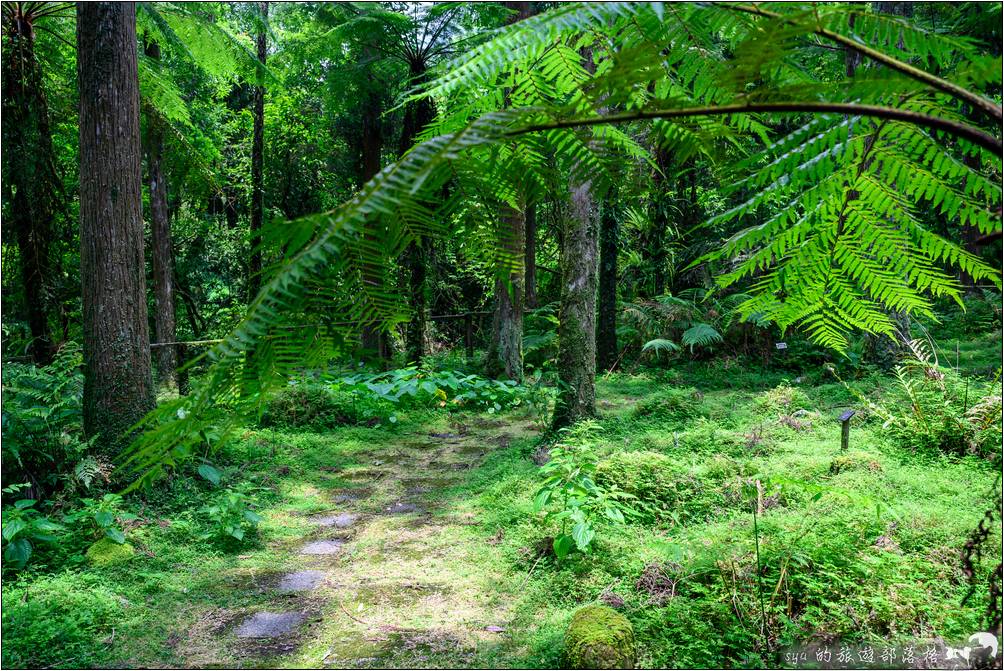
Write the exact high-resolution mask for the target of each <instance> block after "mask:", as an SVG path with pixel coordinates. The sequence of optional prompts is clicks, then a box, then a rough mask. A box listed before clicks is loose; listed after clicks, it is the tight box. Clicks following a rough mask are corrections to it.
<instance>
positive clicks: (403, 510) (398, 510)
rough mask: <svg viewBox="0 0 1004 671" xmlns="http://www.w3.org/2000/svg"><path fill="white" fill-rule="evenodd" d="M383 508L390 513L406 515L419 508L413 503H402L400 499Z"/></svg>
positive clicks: (415, 511) (417, 510)
mask: <svg viewBox="0 0 1004 671" xmlns="http://www.w3.org/2000/svg"><path fill="white" fill-rule="evenodd" d="M385 510H386V511H387V512H388V513H390V514H391V515H406V514H408V513H417V512H420V511H421V509H420V508H419V507H418V506H416V505H415V504H414V503H404V502H402V501H397V502H395V503H392V504H391V505H389V506H387V508H385Z"/></svg>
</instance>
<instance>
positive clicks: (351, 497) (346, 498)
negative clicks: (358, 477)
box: [333, 490, 369, 503]
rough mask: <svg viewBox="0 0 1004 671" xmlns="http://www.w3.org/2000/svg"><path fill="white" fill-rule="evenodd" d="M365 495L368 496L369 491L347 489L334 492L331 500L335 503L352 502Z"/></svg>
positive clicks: (363, 497)
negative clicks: (338, 492)
mask: <svg viewBox="0 0 1004 671" xmlns="http://www.w3.org/2000/svg"><path fill="white" fill-rule="evenodd" d="M367 496H369V491H366V490H356V491H347V492H342V493H340V494H336V495H335V497H334V499H333V500H334V502H335V503H352V502H353V501H359V500H360V499H365V498H366V497H367Z"/></svg>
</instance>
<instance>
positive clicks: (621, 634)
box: [564, 604, 635, 669]
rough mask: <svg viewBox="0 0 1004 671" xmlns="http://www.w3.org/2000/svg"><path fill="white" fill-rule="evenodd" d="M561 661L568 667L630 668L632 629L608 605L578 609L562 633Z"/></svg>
mask: <svg viewBox="0 0 1004 671" xmlns="http://www.w3.org/2000/svg"><path fill="white" fill-rule="evenodd" d="M564 663H565V666H566V668H569V669H633V668H634V663H635V645H634V628H633V627H632V626H631V623H630V622H629V621H628V619H627V618H626V617H624V616H623V615H621V614H620V613H618V612H617V611H615V610H614V609H613V608H610V607H609V606H601V605H598V604H594V605H590V606H585V607H584V608H580V609H579V610H577V611H576V612H575V615H573V616H572V623H571V624H570V625H569V626H568V631H567V632H566V633H565V649H564Z"/></svg>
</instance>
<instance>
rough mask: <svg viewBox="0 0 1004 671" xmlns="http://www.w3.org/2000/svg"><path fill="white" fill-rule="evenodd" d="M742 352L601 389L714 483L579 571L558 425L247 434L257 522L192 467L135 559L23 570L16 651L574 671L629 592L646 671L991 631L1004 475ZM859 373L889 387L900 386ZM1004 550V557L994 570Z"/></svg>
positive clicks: (653, 447)
mask: <svg viewBox="0 0 1004 671" xmlns="http://www.w3.org/2000/svg"><path fill="white" fill-rule="evenodd" d="M997 337H998V347H999V336H997ZM723 365H724V364H722V362H720V361H718V362H713V363H710V364H691V365H689V366H687V367H686V368H683V369H681V370H675V371H669V372H659V373H653V374H641V375H633V376H631V375H612V376H608V377H605V378H602V379H601V380H600V381H599V386H598V394H597V395H598V406H599V409H600V412H601V414H602V417H601V420H600V422H601V424H602V427H603V430H602V432H601V433H600V434H599V436H598V437H597V438H596V443H595V446H594V447H595V449H596V450H597V451H598V452H599V453H600V455H608V454H612V453H615V452H621V451H650V452H657V453H660V454H663V455H666V456H668V457H670V458H672V459H673V460H674V462H675V464H676V470H677V471H678V472H680V473H684V474H685V475H687V477H689V478H691V482H692V484H693V488H692V491H694V492H696V493H695V494H694V496H693V497H692V498H689V499H687V500H686V501H682V502H680V503H679V504H678V506H677V508H678V509H677V510H675V511H668V512H669V513H670V514H667V515H664V516H662V517H660V518H659V519H657V520H646V521H643V522H639V523H636V524H631V525H629V526H625V527H619V528H618V527H614V528H603V529H601V532H600V534H599V535H598V537H597V540H596V542H595V546H594V549H593V551H592V552H591V554H590V555H588V556H583V555H572V556H571V557H570V558H569V559H567V560H565V561H564V562H563V563H561V564H558V563H556V562H555V560H554V559H553V558H552V557H550V556H546V555H544V556H542V555H540V554H539V552H538V550H537V548H538V547H539V546H540V543H541V541H542V539H544V538H545V537H547V536H549V535H552V534H553V533H554V532H555V530H556V529H554V528H550V527H549V526H547V525H546V524H545V523H543V522H542V521H541V519H540V518H539V517H537V516H535V515H533V514H532V498H533V494H534V492H535V491H536V488H537V486H538V478H537V467H536V466H535V465H534V463H533V462H532V461H531V459H530V458H529V457H530V455H531V454H532V452H533V449H534V447H535V444H536V441H537V440H538V430H537V427H536V426H535V425H534V424H533V421H532V420H531V418H530V417H528V416H526V415H522V414H510V415H506V416H503V417H495V416H492V417H489V416H488V415H484V416H475V415H458V416H455V417H453V418H450V417H448V416H445V415H443V414H433V413H417V414H414V415H412V416H402V418H401V421H400V422H399V423H398V424H397V425H394V426H390V427H387V426H385V427H381V428H365V427H354V428H342V429H335V430H332V431H329V432H325V433H294V432H280V431H270V430H256V431H250V430H249V431H248V432H247V433H246V434H245V435H244V436H243V437H242V438H241V440H240V441H238V442H237V443H236V444H235V445H233V446H232V447H231V448H229V449H228V450H227V452H226V453H225V454H223V455H220V458H219V460H218V461H219V463H220V464H221V465H222V466H225V468H224V471H225V475H226V477H228V478H229V480H230V482H233V483H239V482H242V483H244V485H245V486H246V487H250V488H252V490H253V492H252V493H253V495H254V496H255V498H256V500H257V501H258V511H259V512H260V513H261V514H262V515H263V517H264V521H263V522H262V524H261V526H260V528H259V530H258V531H257V533H256V534H254V535H253V536H252V537H250V538H249V539H248V540H247V541H246V542H245V543H244V544H241V545H230V544H227V543H223V542H219V541H212V540H200V538H199V536H200V534H201V533H202V532H204V531H205V530H206V529H207V526H206V522H205V520H204V519H203V518H202V517H201V516H200V514H199V513H198V512H197V511H198V508H199V507H200V506H202V505H204V504H205V502H206V499H207V497H208V496H209V495H210V494H211V490H212V488H211V486H210V485H209V484H208V483H207V482H205V481H202V480H200V479H199V478H197V477H192V476H180V475H179V476H177V477H175V478H174V479H173V480H172V481H171V482H170V483H168V484H167V485H166V486H165V487H162V488H161V489H160V490H159V491H158V492H157V493H155V494H152V495H150V496H149V498H148V499H147V500H146V501H145V502H144V503H141V504H140V503H138V504H137V505H136V506H135V508H136V512H138V513H139V516H140V519H139V520H137V521H136V522H133V523H130V526H131V528H130V529H129V530H128V534H129V541H130V543H132V544H133V545H134V546H135V548H136V552H135V554H134V556H133V557H132V558H130V559H128V560H126V561H124V562H121V563H116V564H110V565H107V566H95V565H91V564H89V563H88V562H87V560H86V557H85V556H84V555H83V552H82V551H77V550H75V549H72V548H66V549H63V550H56V551H49V552H48V553H44V552H40V560H41V561H39V562H38V563H36V564H35V565H34V567H33V568H32V569H30V570H29V571H27V572H25V573H24V574H23V575H22V576H20V577H15V576H13V575H7V576H6V581H5V585H4V613H3V623H4V635H5V640H4V643H5V645H4V647H3V656H4V663H5V665H7V666H53V667H81V666H84V667H87V666H92V667H93V666H115V667H143V666H185V667H206V666H239V667H256V666H271V665H278V666H283V667H323V666H332V667H340V666H350V667H352V666H359V667H366V666H376V667H385V666H394V667H411V666H425V667H442V666H447V667H554V666H556V665H560V664H561V659H562V658H561V655H562V642H563V637H564V633H565V629H566V628H567V625H568V623H569V620H570V618H571V616H572V614H573V613H574V612H575V610H576V609H578V608H579V607H581V606H582V605H584V604H588V603H593V602H596V601H597V599H599V598H600V597H601V596H603V595H608V596H609V595H610V594H615V595H617V596H618V597H620V599H621V600H622V601H623V605H622V606H621V612H622V613H624V614H625V615H626V616H627V618H628V619H629V620H630V621H631V622H632V625H633V626H634V629H635V636H636V638H637V642H638V652H639V664H641V665H643V666H699V667H701V666H704V667H707V666H727V667H735V666H744V665H762V664H766V665H770V666H774V665H780V656H779V655H780V653H779V651H780V650H782V649H783V647H784V646H785V645H788V644H791V643H795V642H798V641H805V640H810V639H812V640H835V639H840V640H844V641H861V640H866V641H875V642H880V641H892V640H897V641H902V640H907V639H915V638H916V639H930V638H934V637H936V636H941V637H944V638H945V639H946V640H949V641H958V640H963V639H965V638H966V637H968V636H969V635H970V634H972V633H974V632H976V631H979V630H981V628H982V626H983V622H982V610H983V609H984V607H985V605H986V601H985V597H983V596H982V595H981V594H978V595H977V597H975V598H974V599H973V600H971V601H970V602H969V604H968V605H967V606H965V607H962V606H960V603H961V601H962V599H963V597H964V596H965V594H966V592H967V590H968V587H967V585H966V584H965V581H964V579H963V576H962V573H961V567H960V566H961V565H960V562H959V550H960V548H961V547H962V544H963V543H964V542H965V539H966V536H967V534H968V533H969V531H970V530H971V529H972V528H973V527H975V526H976V523H977V522H978V521H979V519H980V517H982V515H983V511H984V510H985V509H986V508H987V507H989V506H991V505H992V499H991V497H990V493H991V492H992V491H993V488H994V487H995V482H996V472H997V471H998V470H999V466H997V467H995V466H994V465H993V464H992V463H990V462H988V461H987V460H979V459H976V458H971V457H966V458H958V457H948V456H943V455H938V454H930V453H924V454H920V453H915V452H912V451H910V450H906V449H903V448H901V447H896V446H894V445H892V444H890V443H889V442H887V440H886V439H885V438H884V437H883V433H882V430H881V427H880V426H879V425H878V424H877V423H875V422H874V421H873V420H868V419H867V418H860V417H859V418H857V419H856V420H855V421H856V423H855V425H854V428H853V430H852V433H851V452H850V453H848V454H846V455H842V454H841V453H840V428H839V424H838V422H837V421H836V419H835V417H836V415H837V414H839V411H840V410H841V409H842V408H843V407H845V406H849V405H853V403H854V401H853V397H852V396H851V395H849V394H848V393H847V392H846V390H845V389H844V388H843V387H842V386H840V385H838V384H833V383H832V382H830V381H829V380H827V379H826V378H825V377H823V376H817V377H815V378H812V381H803V382H802V383H796V382H795V381H794V379H792V380H791V381H790V384H791V386H794V387H797V389H798V391H799V394H797V395H795V396H793V397H792V398H796V399H798V401H799V404H800V405H805V404H806V403H805V400H806V399H807V401H808V403H807V405H808V406H809V407H808V408H801V409H802V410H803V411H804V412H801V413H799V417H798V418H799V420H800V423H797V424H791V423H790V422H789V423H785V421H784V417H786V416H790V415H789V413H788V408H786V407H785V405H784V400H785V398H788V397H791V395H790V394H789V393H788V392H786V391H784V389H783V388H782V389H781V390H780V391H779V390H777V389H776V388H777V386H778V384H779V383H781V382H782V381H783V379H784V378H785V375H784V374H780V373H774V372H757V371H755V370H753V371H751V370H748V369H744V368H741V367H740V368H732V369H729V370H724V369H723ZM684 380H685V382H684ZM856 384H860V385H861V387H862V389H863V390H864V391H866V392H867V393H870V394H875V395H881V394H883V393H884V389H886V388H887V387H888V385H890V384H891V382H890V381H889V379H888V378H881V377H871V378H868V379H865V380H862V381H860V382H856ZM673 386H676V387H682V386H685V387H688V388H689V387H693V388H694V389H695V390H697V392H699V394H698V395H697V396H696V397H695V398H696V399H697V400H696V401H695V402H694V404H693V405H692V407H691V406H689V405H688V408H687V412H686V413H676V412H661V413H652V414H645V413H639V412H638V411H637V408H638V407H639V406H641V407H646V405H645V403H646V402H650V403H649V406H648V407H652V406H653V404H652V403H651V401H652V400H653V399H654V398H655V397H657V396H659V395H660V394H665V393H666V389H668V388H670V387H673ZM779 399H780V401H779ZM779 403H780V405H779ZM655 405H658V404H655ZM835 463H836V464H837V466H836V467H834V464H835ZM756 480H760V481H761V482H764V483H780V485H781V487H780V489H779V490H777V491H775V490H773V489H770V488H769V487H768V489H767V490H766V491H765V492H764V496H763V500H762V502H761V503H762V510H761V514H760V516H759V518H758V525H759V532H760V538H759V549H760V561H761V565H762V570H761V571H760V580H759V582H760V584H761V585H762V587H761V589H762V593H763V594H764V599H765V611H766V614H767V627H766V630H767V631H766V639H767V640H766V641H765V640H764V638H765V637H764V633H763V631H762V624H763V622H762V618H761V615H760V606H759V601H758V598H757V594H758V591H757V589H758V588H757V583H758V581H757V570H756V559H755V554H754V549H755V544H754V535H753V519H752V515H751V507H750V505H748V502H749V500H750V499H749V498H748V496H747V494H746V493H744V492H745V490H744V483H750V482H755V481H756ZM747 489H748V487H747ZM688 491H691V490H688ZM817 492H821V493H820V494H819V496H818V497H817V496H816V494H817ZM395 504H407V505H408V506H414V508H413V509H412V508H405V509H402V508H400V506H399V507H397V508H395ZM388 508H391V511H388ZM333 512H352V513H356V514H358V515H359V517H358V519H357V520H355V522H354V523H353V524H352V525H350V526H348V527H347V528H335V527H320V526H318V525H317V524H316V523H315V522H312V521H311V519H310V518H311V517H312V516H314V515H316V514H319V513H333ZM399 512H400V513H401V514H397V513H399ZM674 512H675V513H676V514H675V515H674V514H672V513H674ZM392 513H393V514H392ZM995 533H999V531H998V532H995ZM329 538H341V539H344V540H345V545H344V546H343V548H342V551H341V552H340V553H339V554H337V555H333V556H305V555H300V554H299V548H300V547H301V546H302V545H303V544H304V543H306V542H308V541H312V540H319V539H329ZM989 547H991V548H994V547H996V548H999V547H1000V539H999V536H995V538H994V539H992V540H991V542H990V544H989ZM997 561H999V549H997V550H992V551H991V556H989V557H987V558H986V559H985V561H984V563H983V567H982V569H981V570H983V571H984V572H985V571H986V570H987V568H988V567H989V565H990V564H991V563H993V564H996V562H997ZM653 567H654V568H653ZM304 569H319V570H322V571H324V572H325V576H326V577H325V579H324V580H323V581H322V582H321V584H320V585H319V586H318V587H317V588H316V589H315V590H313V591H310V592H305V593H296V594H287V595H281V594H278V593H277V592H276V591H275V590H274V589H273V588H274V586H275V585H276V584H277V582H278V580H279V578H280V577H281V575H282V574H283V573H286V572H291V571H298V570H304ZM260 611H272V612H285V611H297V612H301V613H305V614H306V615H307V619H306V621H305V623H304V624H303V625H301V626H300V627H299V628H298V629H297V633H296V634H295V635H293V636H289V637H285V638H281V639H269V640H253V639H238V638H237V637H236V636H235V635H234V630H235V628H236V627H237V626H238V625H239V624H240V622H241V621H242V620H243V619H244V618H245V617H247V616H248V615H250V614H252V613H255V612H260Z"/></svg>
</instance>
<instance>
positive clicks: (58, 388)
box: [3, 343, 94, 493]
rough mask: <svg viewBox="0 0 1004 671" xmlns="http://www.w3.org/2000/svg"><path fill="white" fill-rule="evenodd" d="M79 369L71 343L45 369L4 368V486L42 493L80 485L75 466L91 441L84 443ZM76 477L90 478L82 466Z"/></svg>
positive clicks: (79, 360)
mask: <svg viewBox="0 0 1004 671" xmlns="http://www.w3.org/2000/svg"><path fill="white" fill-rule="evenodd" d="M82 365H83V354H82V352H81V350H80V347H79V346H78V345H76V344H73V343H69V344H66V345H64V346H63V347H62V348H61V349H60V351H59V353H58V354H57V355H56V357H55V359H53V361H52V363H50V364H49V365H48V366H33V365H25V364H16V363H8V364H5V365H4V367H3V480H4V482H5V483H8V484H10V483H14V482H25V481H31V482H32V483H33V484H34V486H35V487H36V488H41V489H44V490H46V491H52V490H54V489H57V488H59V487H60V486H62V485H63V484H66V483H67V482H69V484H71V485H75V484H79V483H77V482H76V480H77V479H78V478H77V477H76V476H75V466H77V465H80V464H81V460H82V459H84V458H85V454H86V452H87V451H88V450H89V448H90V446H91V444H92V442H93V441H86V440H85V439H84V427H83V395H84V374H83V372H82V371H81V366H82ZM92 461H93V459H92ZM80 471H82V472H80ZM77 475H79V477H80V479H83V480H87V481H88V482H86V483H85V484H87V485H88V486H89V485H90V482H89V481H90V480H91V479H93V475H94V474H93V473H92V472H91V471H89V470H88V468H87V467H86V464H85V465H84V468H82V469H78V472H77ZM36 493H37V492H36Z"/></svg>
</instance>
